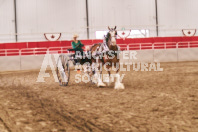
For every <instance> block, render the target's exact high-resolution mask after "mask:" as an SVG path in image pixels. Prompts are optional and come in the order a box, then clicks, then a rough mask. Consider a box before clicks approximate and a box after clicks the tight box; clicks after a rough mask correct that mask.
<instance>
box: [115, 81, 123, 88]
mask: <svg viewBox="0 0 198 132" xmlns="http://www.w3.org/2000/svg"><path fill="white" fill-rule="evenodd" d="M114 89H124V84H123V83H120V82H116V83H115V87H114Z"/></svg>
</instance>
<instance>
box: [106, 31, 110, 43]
mask: <svg viewBox="0 0 198 132" xmlns="http://www.w3.org/2000/svg"><path fill="white" fill-rule="evenodd" d="M109 37H110V33H109V32H108V33H107V36H106V43H108V40H109Z"/></svg>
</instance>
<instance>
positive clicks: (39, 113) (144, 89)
mask: <svg viewBox="0 0 198 132" xmlns="http://www.w3.org/2000/svg"><path fill="white" fill-rule="evenodd" d="M161 67H162V68H164V71H163V72H153V71H152V72H150V71H148V72H145V71H144V72H142V71H138V72H136V71H130V72H123V73H125V74H126V75H125V77H124V79H123V83H124V85H125V89H124V90H115V89H113V84H112V85H111V86H108V87H105V88H97V87H96V86H95V85H93V84H90V83H87V84H86V83H84V82H81V83H79V84H76V83H75V81H74V76H75V74H76V72H74V71H71V78H70V82H69V85H68V86H67V87H62V86H59V85H58V83H56V82H55V81H54V78H53V76H52V74H51V72H49V73H50V75H51V76H50V77H48V78H45V82H43V83H38V82H36V80H37V77H38V73H39V72H38V71H23V72H22V71H21V72H2V73H0V132H65V131H68V132H78V131H94V132H98V131H106V132H110V131H114V132H124V131H131V132H148V131H150V132H155V131H156V132H157V131H162V132H169V131H170V132H175V131H178V132H182V131H188V132H198V62H180V63H161Z"/></svg>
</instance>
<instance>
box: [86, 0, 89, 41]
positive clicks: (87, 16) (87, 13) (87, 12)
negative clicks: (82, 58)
mask: <svg viewBox="0 0 198 132" xmlns="http://www.w3.org/2000/svg"><path fill="white" fill-rule="evenodd" d="M86 18H87V39H89V11H88V0H86Z"/></svg>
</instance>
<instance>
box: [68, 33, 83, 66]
mask: <svg viewBox="0 0 198 132" xmlns="http://www.w3.org/2000/svg"><path fill="white" fill-rule="evenodd" d="M77 38H78V35H77V34H74V35H73V41H72V43H71V44H72V48H73V50H74V51H75V56H76V55H78V54H77V53H78V52H80V54H81V55H83V49H82V47H83V46H84V45H83V44H82V43H81V41H80V40H77ZM75 62H76V63H77V60H75Z"/></svg>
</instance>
